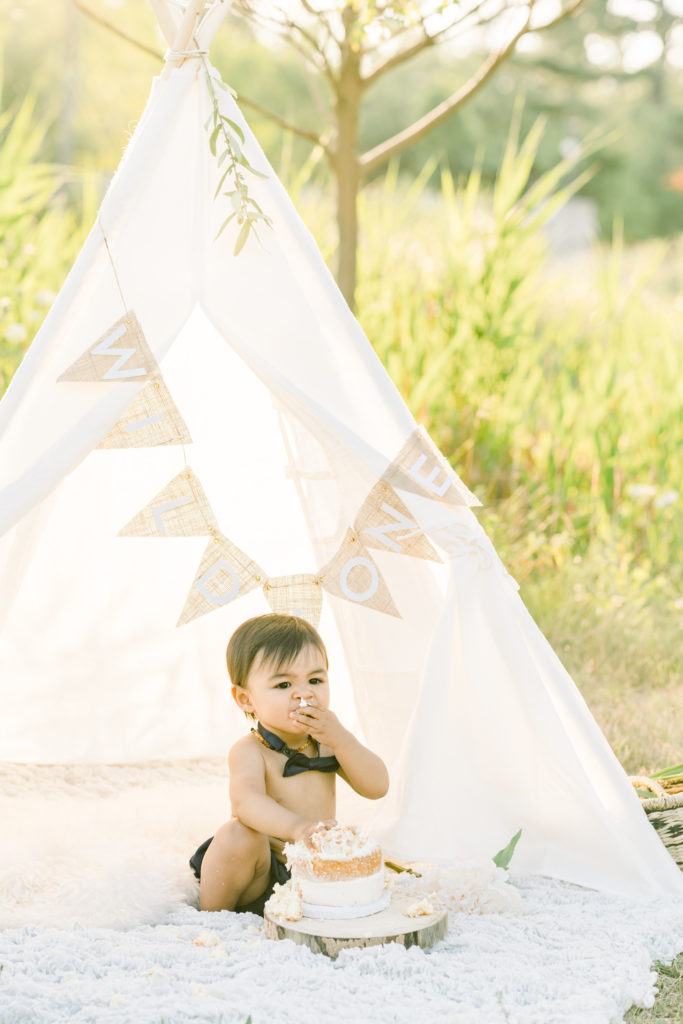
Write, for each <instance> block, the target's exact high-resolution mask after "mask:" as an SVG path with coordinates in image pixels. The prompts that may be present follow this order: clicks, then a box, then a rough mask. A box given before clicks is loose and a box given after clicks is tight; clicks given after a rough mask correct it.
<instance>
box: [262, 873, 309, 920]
mask: <svg viewBox="0 0 683 1024" xmlns="http://www.w3.org/2000/svg"><path fill="white" fill-rule="evenodd" d="M265 909H266V910H267V911H268V913H269V914H272V915H273V916H274V917H283V918H284V919H285V921H300V920H301V918H302V917H303V912H304V908H303V900H302V899H301V892H300V890H299V889H298V888H295V886H293V885H292V883H291V881H289V882H285V883H284V885H280V884H279V883H277V882H276V883H275V886H274V887H273V895H272V896H271V897H270V899H269V900H268V902H267V903H266V906H265Z"/></svg>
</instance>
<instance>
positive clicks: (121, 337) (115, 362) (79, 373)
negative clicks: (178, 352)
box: [57, 310, 158, 383]
mask: <svg viewBox="0 0 683 1024" xmlns="http://www.w3.org/2000/svg"><path fill="white" fill-rule="evenodd" d="M157 369H158V367H157V361H156V359H155V358H154V356H153V355H152V350H151V349H150V347H149V345H148V344H147V341H146V339H145V336H144V334H143V333H142V327H140V324H139V323H138V318H137V317H136V315H135V313H133V311H132V310H129V311H128V312H127V313H125V314H124V315H123V316H122V317H121V319H120V320H117V321H116V323H115V324H112V325H111V327H110V328H109V330H108V331H105V333H104V334H103V335H102V336H101V337H100V338H98V339H97V341H96V342H95V344H94V345H90V346H88V348H87V349H86V351H85V352H84V353H83V355H82V356H80V357H79V358H78V359H77V360H76V362H75V363H72V364H71V366H70V367H69V368H68V370H65V371H64V373H63V374H62V375H61V377H58V378H57V380H71V381H106V382H111V381H123V382H124V383H131V381H132V382H135V381H143V380H148V379H149V378H150V377H151V376H152V374H153V373H154V372H155V371H156V370H157Z"/></svg>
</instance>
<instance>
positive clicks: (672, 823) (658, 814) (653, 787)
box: [631, 775, 683, 871]
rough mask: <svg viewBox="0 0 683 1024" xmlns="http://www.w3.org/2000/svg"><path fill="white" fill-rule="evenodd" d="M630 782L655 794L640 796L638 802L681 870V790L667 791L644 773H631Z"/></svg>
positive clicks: (682, 868) (682, 833) (682, 827)
mask: <svg viewBox="0 0 683 1024" xmlns="http://www.w3.org/2000/svg"><path fill="white" fill-rule="evenodd" d="M667 781H668V782H671V781H673V780H667ZM631 784H632V785H633V786H634V787H635V788H636V789H649V790H650V792H651V793H654V794H655V795H654V797H641V798H640V802H641V804H642V807H643V810H644V811H645V813H646V814H647V816H648V818H649V819H650V824H651V825H652V827H653V828H654V829H655V830H656V832H657V835H658V836H659V838H660V839H661V840H662V842H663V843H664V845H665V846H666V848H667V850H668V851H669V853H670V854H671V856H672V857H673V859H674V860H675V861H676V863H677V864H678V866H679V868H680V869H681V871H683V792H675V793H671V792H669V793H667V791H666V789H664V787H663V786H662V785H661V783H659V782H657V781H656V780H655V779H648V778H646V777H645V776H644V775H632V776H631Z"/></svg>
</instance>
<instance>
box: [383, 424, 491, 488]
mask: <svg viewBox="0 0 683 1024" xmlns="http://www.w3.org/2000/svg"><path fill="white" fill-rule="evenodd" d="M382 480H384V481H386V483H388V484H391V486H392V487H398V488H399V489H400V490H403V491H411V492H412V493H414V494H420V495H422V496H423V497H428V498H434V499H435V500H436V501H442V502H444V504H446V505H456V506H457V505H468V506H472V505H481V502H480V501H479V498H477V497H476V496H475V495H474V494H472V491H470V490H469V488H467V487H465V485H464V483H463V482H462V480H461V479H460V477H459V476H458V474H457V473H455V472H454V471H453V468H452V467H451V465H450V463H449V462H448V460H447V459H445V458H444V456H443V455H442V454H441V452H440V451H439V449H438V448H437V447H436V445H435V444H434V442H433V441H432V439H431V437H430V436H429V434H428V433H427V431H426V430H425V429H424V427H418V428H417V430H416V431H415V432H414V433H413V434H411V435H410V437H409V438H408V440H407V441H406V443H405V444H404V446H403V448H401V451H400V452H399V453H398V455H397V456H396V458H395V459H394V461H393V462H392V463H391V465H390V466H389V467H388V469H387V470H385V472H384V473H383V474H382Z"/></svg>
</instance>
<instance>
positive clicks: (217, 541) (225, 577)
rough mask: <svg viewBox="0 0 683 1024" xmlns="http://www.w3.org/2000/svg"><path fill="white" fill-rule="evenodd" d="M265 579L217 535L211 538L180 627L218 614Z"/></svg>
mask: <svg viewBox="0 0 683 1024" xmlns="http://www.w3.org/2000/svg"><path fill="white" fill-rule="evenodd" d="M265 579H266V574H265V573H264V572H263V570H262V569H260V568H259V567H258V565H257V564H256V562H252V560H251V559H250V558H249V556H248V555H245V553H244V551H240V549H239V548H238V547H237V546H236V545H235V544H233V543H232V541H230V540H228V538H227V537H223V536H222V535H220V534H218V535H216V536H215V537H212V538H211V540H210V541H209V543H208V544H207V546H206V549H205V551H204V554H203V556H202V560H201V563H200V565H199V569H198V570H197V575H196V577H195V580H194V583H193V584H192V587H191V589H190V592H189V594H188V595H187V600H186V602H185V607H184V608H183V611H182V615H181V616H180V618H179V619H178V622H177V625H178V626H182V625H184V624H185V623H186V622H191V621H192V619H198V618H199V616H200V615H207V614H208V613H209V612H215V611H216V609H217V608H223V607H224V606H225V605H226V604H230V603H231V601H234V600H236V599H237V598H238V597H243V596H244V595H245V594H248V593H249V591H250V590H253V589H254V587H258V586H259V584H261V583H263V581H264V580H265Z"/></svg>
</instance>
